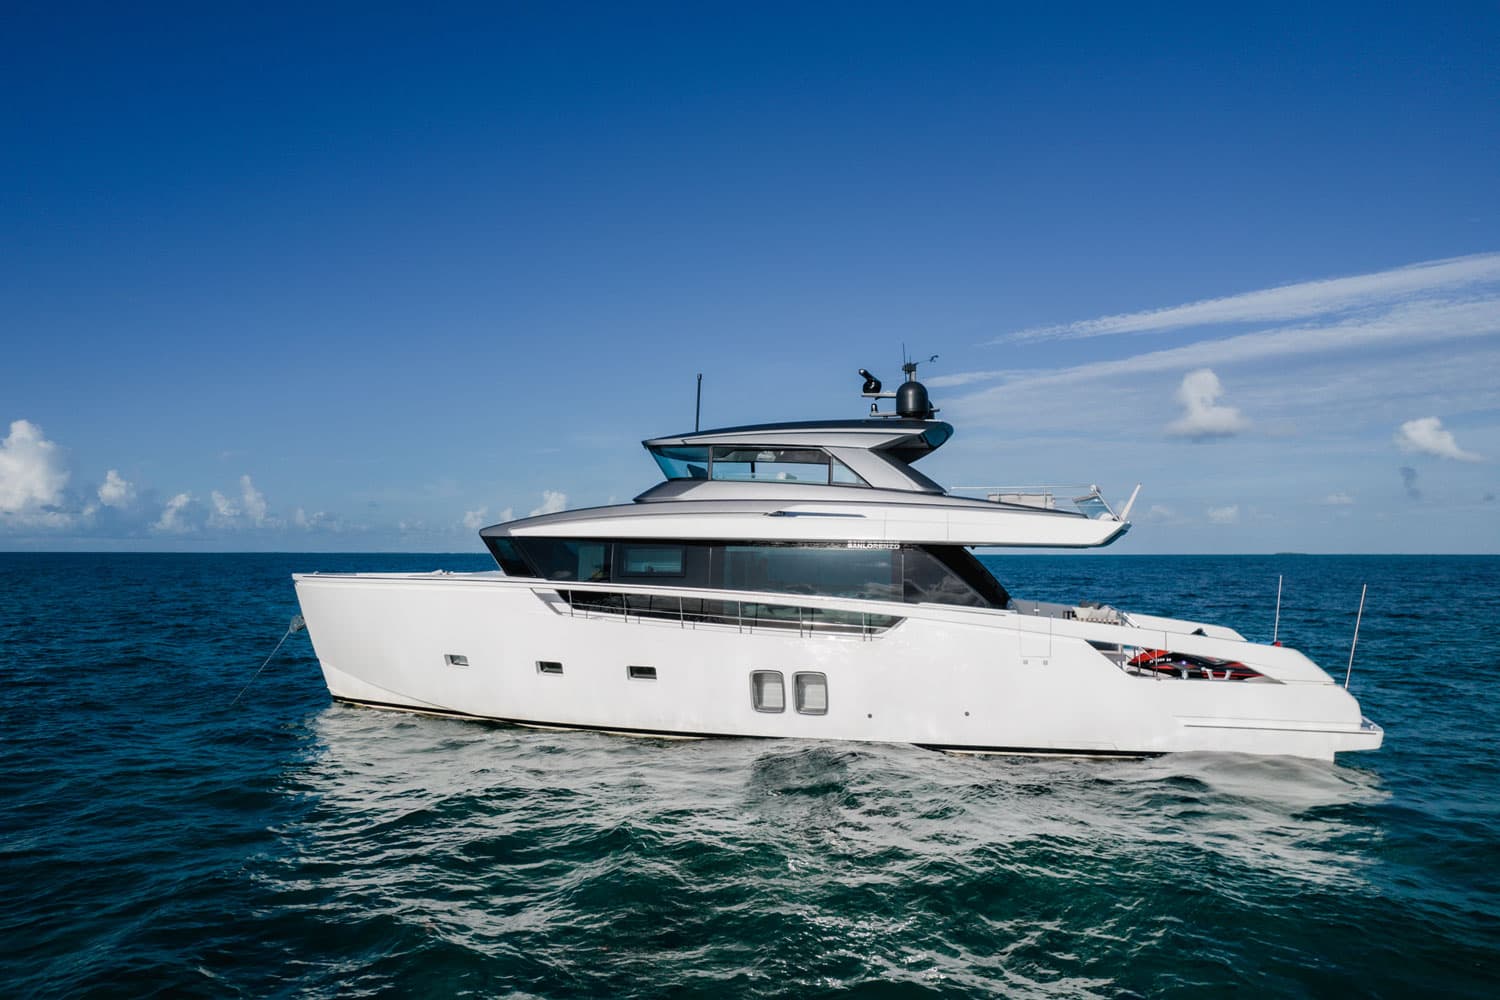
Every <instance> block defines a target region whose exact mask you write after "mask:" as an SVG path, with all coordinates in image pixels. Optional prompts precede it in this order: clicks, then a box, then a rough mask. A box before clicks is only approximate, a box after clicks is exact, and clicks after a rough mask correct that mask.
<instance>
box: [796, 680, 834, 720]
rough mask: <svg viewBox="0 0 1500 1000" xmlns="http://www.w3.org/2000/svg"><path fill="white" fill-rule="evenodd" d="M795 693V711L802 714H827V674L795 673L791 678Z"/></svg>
mask: <svg viewBox="0 0 1500 1000" xmlns="http://www.w3.org/2000/svg"><path fill="white" fill-rule="evenodd" d="M792 686H793V689H794V690H795V692H796V695H797V711H799V712H801V713H802V714H803V715H827V714H828V675H827V674H817V673H805V674H797V675H796V676H795V677H793V678H792Z"/></svg>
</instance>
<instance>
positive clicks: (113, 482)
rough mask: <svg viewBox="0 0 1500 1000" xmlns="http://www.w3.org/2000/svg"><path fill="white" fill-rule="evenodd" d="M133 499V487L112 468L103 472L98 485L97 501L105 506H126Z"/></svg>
mask: <svg viewBox="0 0 1500 1000" xmlns="http://www.w3.org/2000/svg"><path fill="white" fill-rule="evenodd" d="M134 500H135V487H134V486H133V485H131V483H130V481H129V480H127V479H125V478H124V477H123V476H121V475H120V473H119V472H118V471H116V470H114V469H110V470H109V471H108V472H106V473H105V474H104V485H103V486H101V487H99V502H100V503H102V504H103V505H104V506H106V507H128V506H130V504H131V503H132V502H134Z"/></svg>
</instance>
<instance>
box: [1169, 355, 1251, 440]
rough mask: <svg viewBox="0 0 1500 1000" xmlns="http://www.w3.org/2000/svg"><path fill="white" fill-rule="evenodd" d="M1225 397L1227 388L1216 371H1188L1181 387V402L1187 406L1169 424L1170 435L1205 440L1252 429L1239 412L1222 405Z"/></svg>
mask: <svg viewBox="0 0 1500 1000" xmlns="http://www.w3.org/2000/svg"><path fill="white" fill-rule="evenodd" d="M1222 395H1224V387H1223V386H1222V385H1220V384H1219V376H1217V375H1215V374H1214V373H1213V371H1212V370H1210V369H1208V368H1200V369H1198V370H1197V371H1192V372H1188V373H1187V374H1186V375H1184V376H1183V378H1182V385H1180V386H1178V388H1177V401H1178V402H1180V403H1181V404H1182V407H1183V414H1182V417H1181V418H1180V419H1178V420H1175V421H1173V422H1172V423H1171V424H1168V425H1167V433H1168V434H1171V435H1173V436H1175V437H1185V438H1192V439H1193V440H1195V441H1203V440H1207V439H1208V438H1216V437H1229V436H1231V435H1233V434H1238V433H1239V432H1240V431H1242V430H1244V429H1245V428H1247V427H1249V426H1250V421H1248V420H1246V419H1245V418H1244V417H1243V416H1241V415H1240V411H1239V410H1237V409H1235V408H1234V407H1232V406H1220V405H1219V404H1218V399H1219V397H1220V396H1222Z"/></svg>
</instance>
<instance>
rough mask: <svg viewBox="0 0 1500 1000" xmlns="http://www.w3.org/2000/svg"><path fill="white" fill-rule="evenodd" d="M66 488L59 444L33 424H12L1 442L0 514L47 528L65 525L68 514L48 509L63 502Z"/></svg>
mask: <svg viewBox="0 0 1500 1000" xmlns="http://www.w3.org/2000/svg"><path fill="white" fill-rule="evenodd" d="M67 485H68V470H67V469H66V468H64V467H63V464H62V456H61V455H59V454H58V451H57V445H56V444H54V443H53V442H51V441H48V440H47V438H46V436H45V435H44V434H43V433H42V429H41V428H40V427H38V426H37V425H36V424H33V423H32V422H31V421H29V420H16V421H13V422H12V423H11V425H10V434H9V435H8V436H7V437H6V438H5V439H4V440H3V441H0V515H7V516H11V517H14V518H16V519H17V520H19V521H24V522H26V523H38V524H45V525H48V526H54V525H56V524H58V523H59V518H61V519H62V522H66V521H67V515H65V514H62V513H60V512H58V511H49V510H47V508H49V507H56V506H57V505H59V504H60V503H62V500H63V488H64V487H65V486H67Z"/></svg>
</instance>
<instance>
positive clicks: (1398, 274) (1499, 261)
mask: <svg viewBox="0 0 1500 1000" xmlns="http://www.w3.org/2000/svg"><path fill="white" fill-rule="evenodd" d="M1495 281H1500V253H1486V254H1476V255H1474V256H1471V257H1455V258H1451V259H1448V260H1434V261H1426V262H1423V263H1420V264H1409V265H1407V266H1405V267H1398V268H1393V269H1391V270H1388V271H1378V272H1375V273H1373V274H1361V275H1355V276H1353V277H1347V278H1332V279H1328V280H1323V281H1303V282H1298V283H1297V284H1292V285H1280V286H1277V287H1275V288H1265V289H1260V290H1258V291H1253V292H1244V293H1242V294H1239V295H1230V296H1226V297H1223V298H1217V299H1204V300H1202V301H1198V302H1190V303H1187V304H1185V305H1178V306H1169V307H1167V308H1164V309H1148V310H1144V311H1142V312H1134V313H1125V314H1122V315H1117V316H1102V317H1099V318H1097V319H1090V320H1083V321H1080V322H1076V323H1063V324H1059V325H1055V326H1043V327H1034V328H1032V329H1029V330H1021V331H1019V332H1017V333H1013V334H1009V335H1007V336H1005V337H1001V338H999V339H998V340H995V341H992V343H1007V342H1016V341H1030V340H1077V339H1082V338H1085V337H1103V336H1110V335H1114V334H1126V333H1145V332H1154V331H1162V330H1172V329H1177V328H1181V327H1187V326H1208V325H1214V324H1223V323H1264V322H1285V321H1287V320H1297V319H1305V318H1308V317H1311V316H1323V315H1327V314H1329V313H1341V312H1349V311H1352V310H1358V309H1370V308H1379V307H1381V306H1388V305H1390V304H1391V303H1392V302H1393V301H1395V300H1400V299H1410V298H1414V297H1433V296H1435V295H1441V294H1446V295H1448V296H1450V297H1451V296H1452V295H1454V294H1455V293H1458V292H1461V291H1462V290H1464V289H1467V288H1469V287H1471V286H1473V285H1477V284H1486V283H1490V282H1495Z"/></svg>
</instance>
